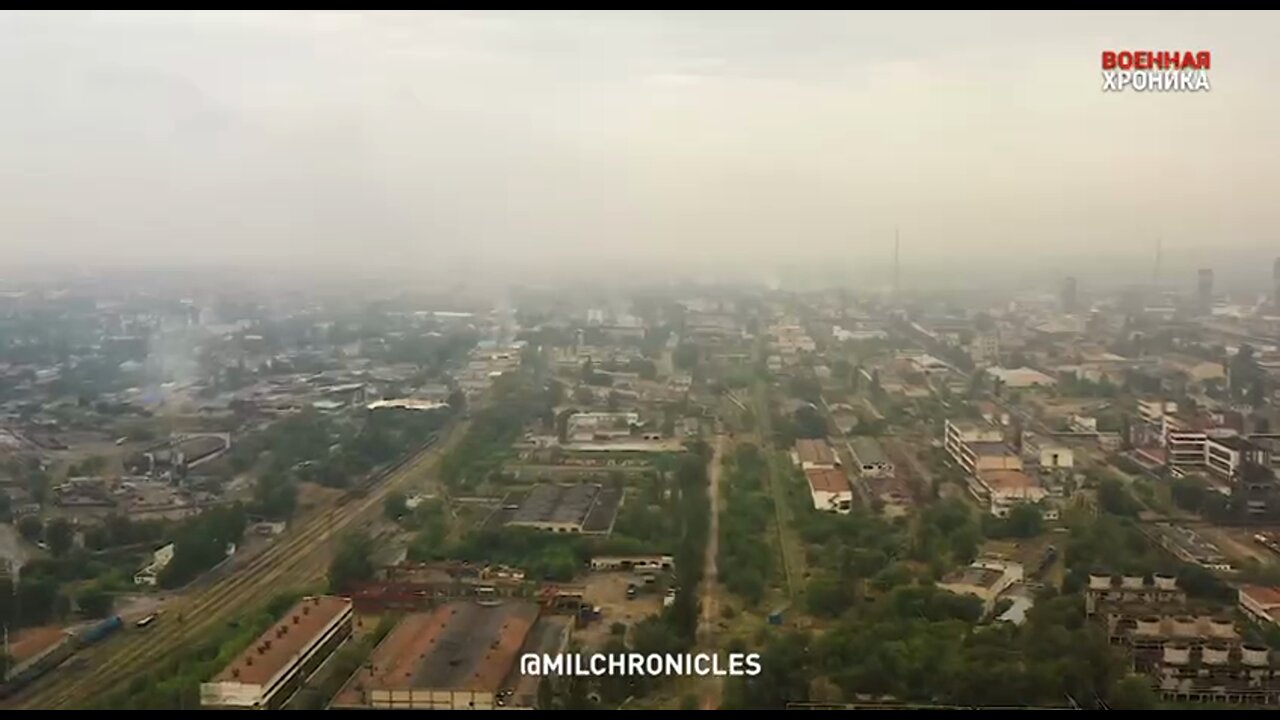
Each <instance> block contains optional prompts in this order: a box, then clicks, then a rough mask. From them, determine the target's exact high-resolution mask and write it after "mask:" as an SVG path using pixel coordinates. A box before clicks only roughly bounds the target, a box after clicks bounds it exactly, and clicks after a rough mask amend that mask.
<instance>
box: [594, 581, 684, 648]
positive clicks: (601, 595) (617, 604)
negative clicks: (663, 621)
mask: <svg viewBox="0 0 1280 720" xmlns="http://www.w3.org/2000/svg"><path fill="white" fill-rule="evenodd" d="M669 582H670V581H669V579H668V578H666V577H664V576H659V577H658V581H657V582H656V583H654V584H653V585H645V584H644V578H643V577H642V576H640V575H636V574H634V573H629V572H599V573H591V574H590V575H588V576H587V577H586V580H585V583H584V584H585V585H586V592H585V595H584V597H583V600H584V601H585V602H586V604H588V605H594V606H598V607H599V608H600V612H601V617H600V620H598V621H597V622H594V623H592V624H591V625H589V626H587V627H585V628H582V629H581V630H578V631H577V632H575V633H574V634H575V636H576V637H577V639H578V640H580V641H581V642H582V644H583V645H584V646H586V647H594V646H599V645H602V644H603V643H604V641H605V640H606V639H608V637H609V627H610V626H611V625H613V624H614V623H616V622H620V623H625V624H626V625H627V626H628V627H630V626H632V625H635V624H636V623H638V622H640V621H641V620H643V619H645V618H647V617H649V616H651V615H657V614H658V613H660V612H661V611H662V596H663V593H664V592H665V590H666V587H667V584H668V583H669ZM629 583H635V584H636V585H637V586H638V587H639V591H638V592H637V594H636V597H635V599H634V600H628V599H627V585H628V584H629Z"/></svg>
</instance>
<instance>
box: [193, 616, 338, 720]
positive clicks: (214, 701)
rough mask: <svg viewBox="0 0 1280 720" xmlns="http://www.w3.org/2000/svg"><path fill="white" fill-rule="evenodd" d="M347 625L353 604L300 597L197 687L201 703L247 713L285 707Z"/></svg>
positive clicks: (322, 661) (328, 652) (331, 651)
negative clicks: (277, 619)
mask: <svg viewBox="0 0 1280 720" xmlns="http://www.w3.org/2000/svg"><path fill="white" fill-rule="evenodd" d="M351 623H352V604H351V600H349V599H347V598H340V597H331V596H320V597H307V598H303V599H302V600H300V601H298V604H297V605H294V606H293V609H291V610H290V611H289V613H288V614H287V615H285V617H284V619H282V620H281V621H280V622H278V623H276V624H275V625H273V626H272V627H271V628H270V629H268V630H267V631H266V632H265V633H263V634H262V635H261V636H260V637H259V638H258V639H257V640H256V641H254V644H253V645H251V646H250V647H249V648H248V649H247V650H245V651H244V652H242V653H241V654H240V656H239V657H237V658H236V659H235V660H233V661H232V662H231V664H230V665H228V666H227V667H226V668H224V669H223V671H222V672H220V673H218V675H217V676H216V677H214V679H213V680H212V681H210V682H207V683H203V684H201V685H200V705H201V706H202V707H207V708H227V709H231V708H235V709H246V710H275V709H278V708H280V707H282V706H284V704H285V703H286V702H288V700H289V698H290V697H291V696H292V695H293V694H294V692H295V691H297V689H298V688H299V687H301V686H302V684H303V683H304V682H305V681H306V680H307V678H308V677H310V676H311V674H312V673H314V672H315V671H316V669H317V668H319V667H320V666H321V665H323V664H324V661H325V660H326V659H328V657H329V655H330V654H331V653H333V651H334V649H336V648H337V647H338V646H339V645H341V644H342V643H343V642H344V641H345V640H346V639H347V637H348V636H350V635H351Z"/></svg>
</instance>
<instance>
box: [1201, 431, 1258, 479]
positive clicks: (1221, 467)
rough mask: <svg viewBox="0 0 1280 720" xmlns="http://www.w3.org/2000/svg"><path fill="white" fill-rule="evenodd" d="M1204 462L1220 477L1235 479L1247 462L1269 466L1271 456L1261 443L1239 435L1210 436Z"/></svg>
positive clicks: (1206, 442) (1205, 445)
mask: <svg viewBox="0 0 1280 720" xmlns="http://www.w3.org/2000/svg"><path fill="white" fill-rule="evenodd" d="M1204 462H1205V465H1206V466H1207V467H1208V468H1209V469H1210V470H1212V471H1213V472H1215V473H1217V474H1218V475H1219V476H1220V477H1222V478H1225V479H1228V480H1233V479H1235V478H1237V477H1239V475H1240V470H1241V468H1242V467H1243V466H1244V464H1245V463H1247V462H1249V463H1254V464H1257V465H1262V466H1263V467H1268V466H1270V464H1271V456H1270V453H1269V452H1268V451H1267V450H1266V449H1265V448H1264V447H1262V446H1261V445H1258V444H1256V443H1253V442H1250V441H1249V440H1246V439H1245V438H1242V437H1239V436H1233V437H1209V438H1206V439H1205V444H1204Z"/></svg>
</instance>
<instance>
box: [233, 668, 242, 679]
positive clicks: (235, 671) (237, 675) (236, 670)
mask: <svg viewBox="0 0 1280 720" xmlns="http://www.w3.org/2000/svg"><path fill="white" fill-rule="evenodd" d="M231 677H233V678H235V679H237V680H239V679H240V668H232V669H231Z"/></svg>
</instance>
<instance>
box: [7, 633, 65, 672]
mask: <svg viewBox="0 0 1280 720" xmlns="http://www.w3.org/2000/svg"><path fill="white" fill-rule="evenodd" d="M67 637H68V636H67V634H66V632H64V631H63V629H62V628H60V627H54V626H47V627H34V628H27V629H26V630H22V631H20V632H17V633H15V634H14V637H13V638H12V640H11V641H10V643H9V656H10V657H12V658H13V662H14V664H15V665H19V664H21V663H24V662H26V661H28V660H30V659H32V658H34V657H36V656H38V655H40V653H43V652H44V651H46V650H48V649H49V648H51V647H53V646H55V645H57V644H58V643H60V642H62V641H64V640H66V639H67Z"/></svg>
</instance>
